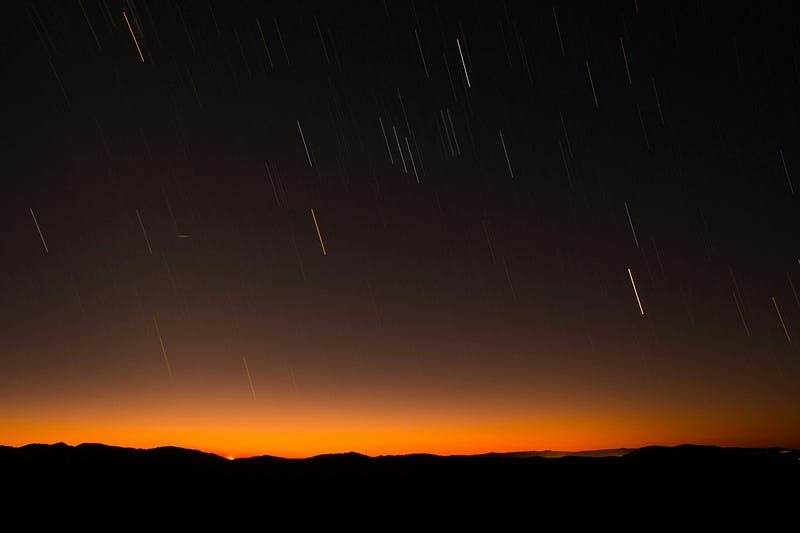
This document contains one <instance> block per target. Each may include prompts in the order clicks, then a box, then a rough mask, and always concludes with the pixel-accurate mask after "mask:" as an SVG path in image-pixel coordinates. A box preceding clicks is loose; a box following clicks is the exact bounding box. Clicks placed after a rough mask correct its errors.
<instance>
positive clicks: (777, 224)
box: [0, 0, 800, 457]
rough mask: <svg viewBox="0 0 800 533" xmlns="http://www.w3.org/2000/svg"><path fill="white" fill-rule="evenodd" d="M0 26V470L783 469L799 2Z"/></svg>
mask: <svg viewBox="0 0 800 533" xmlns="http://www.w3.org/2000/svg"><path fill="white" fill-rule="evenodd" d="M2 24H3V30H2V32H0V54H2V57H1V58H0V59H1V60H0V68H1V69H2V79H3V83H2V84H1V85H0V91H2V99H1V100H2V103H3V115H2V116H3V128H2V129H3V132H4V135H3V139H2V143H0V145H1V146H2V150H3V154H2V156H3V157H2V160H3V163H4V164H3V166H2V168H3V172H2V176H3V182H2V183H3V191H2V194H0V202H2V204H1V205H0V217H1V218H0V294H2V299H0V420H1V421H2V422H0V443H2V444H9V445H21V444H27V443H29V442H58V441H64V442H68V443H70V444H78V443H81V442H104V443H107V444H118V445H124V446H135V447H149V446H155V445H180V446H186V447H191V448H197V449H203V450H208V451H214V452H217V453H221V454H226V455H256V454H273V455H283V456H297V457H300V456H307V455H312V454H315V453H326V452H339V451H348V450H354V451H360V452H362V453H367V454H382V453H409V452H431V453H443V454H445V453H477V452H487V451H512V450H533V449H561V450H573V451H574V450H583V449H596V448H603V447H607V448H611V447H635V446H643V445H647V444H664V445H669V444H680V443H686V442H691V443H698V444H717V445H731V446H792V447H800V387H798V378H799V377H800V363H798V357H800V352H799V351H798V348H797V346H798V343H799V342H800V298H799V296H800V295H799V291H800V250H798V244H799V243H800V239H798V229H799V228H800V223H799V220H798V218H799V217H798V206H799V205H800V204H798V195H797V193H798V192H799V191H798V188H800V178H798V175H800V145H798V116H799V114H798V102H799V100H798V98H797V95H798V89H800V87H799V85H800V70H798V67H800V64H799V57H800V56H798V52H800V35H798V28H797V24H796V22H795V17H793V13H792V12H791V11H789V10H788V3H771V2H768V3H754V2H751V3H739V2H733V3H731V2H689V1H686V2H649V1H640V2H636V1H634V0H631V1H625V2H611V1H604V2H557V3H551V2H547V3H542V2H530V1H505V2H503V1H471V2H467V1H464V2H456V1H452V2H444V1H431V2H422V1H405V2H399V1H389V0H386V1H384V0H375V1H369V2H367V1H352V2H350V1H341V2H308V1H298V2H218V1H208V2H206V1H198V2H175V1H164V2H161V1H158V2H157V1H153V0H150V1H148V2H145V1H144V0H138V1H135V2H134V1H126V2H116V1H107V0H100V1H98V0H80V1H75V2H66V1H62V2H55V1H54V2H19V3H16V4H14V5H11V6H10V7H9V8H8V10H7V11H5V14H4V17H3V23H2ZM140 54H141V55H140ZM312 210H313V212H312ZM317 228H318V229H317ZM632 282H634V283H635V287H634V284H633V283H632ZM640 304H641V308H640Z"/></svg>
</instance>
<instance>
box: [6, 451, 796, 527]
mask: <svg viewBox="0 0 800 533" xmlns="http://www.w3.org/2000/svg"><path fill="white" fill-rule="evenodd" d="M612 452H614V453H612ZM548 454H549V455H550V456H548ZM555 455H558V456H557V457H556V456H555ZM0 472H1V473H2V479H3V486H4V487H6V489H7V490H6V494H7V495H6V496H5V497H4V500H3V501H4V504H5V505H4V506H5V508H6V510H9V511H12V514H13V511H15V510H16V511H20V510H21V509H23V508H26V507H24V506H26V505H30V504H34V505H36V507H37V508H38V509H42V510H44V509H51V510H52V509H54V508H58V507H61V508H65V509H70V510H71V511H70V512H69V513H67V514H66V515H64V516H65V517H66V516H72V517H74V515H75V513H76V512H78V511H80V510H81V509H83V510H84V511H85V512H86V513H88V514H87V515H86V517H88V516H96V515H93V514H92V513H95V512H98V513H105V512H108V513H112V514H113V515H114V516H117V517H120V516H122V517H128V518H126V520H127V519H130V520H140V519H142V520H143V519H144V517H146V516H150V517H152V518H153V520H161V519H165V518H164V517H171V519H172V520H174V521H175V522H174V523H175V524H179V523H183V524H184V525H188V524H189V523H193V524H197V523H201V524H202V523H205V522H204V521H205V520H212V518H213V519H215V520H220V519H225V520H230V521H235V522H239V523H246V522H249V520H248V519H255V518H256V516H255V515H253V513H256V515H257V516H258V517H260V518H259V519H264V520H267V522H269V520H270V518H269V517H273V518H274V517H276V516H283V515H285V514H286V513H290V514H291V516H292V517H293V518H292V519H293V520H298V525H299V524H303V523H305V524H307V525H310V524H311V523H317V524H318V523H319V520H322V521H323V522H325V520H327V522H325V523H327V524H329V525H330V524H333V523H336V522H339V523H341V522H342V521H344V522H345V523H349V524H351V525H354V524H355V523H356V522H357V521H359V520H361V521H362V522H363V521H365V520H366V518H365V517H366V516H373V515H378V516H382V517H384V519H388V520H390V522H387V523H386V524H390V523H391V524H395V525H399V524H401V523H403V524H406V526H408V527H411V526H412V525H413V524H417V525H418V526H420V529H421V530H427V529H428V528H427V527H421V524H423V523H424V524H429V525H432V523H430V522H425V520H436V523H437V524H439V525H440V526H442V527H444V528H445V529H448V527H447V525H448V524H449V525H450V526H453V527H455V524H456V523H462V524H463V523H466V524H470V523H473V520H489V521H490V522H491V521H494V522H492V523H494V524H495V525H497V526H498V527H499V524H500V523H506V524H516V523H518V521H519V520H523V521H524V520H527V521H528V522H527V523H528V525H532V524H536V523H541V521H542V520H545V519H546V518H547V517H549V518H547V519H548V520H553V519H557V520H559V521H560V523H561V525H562V526H563V527H564V528H566V529H567V530H569V529H571V528H570V527H569V525H570V524H572V525H576V524H578V523H581V522H583V523H585V522H586V521H589V522H592V521H594V523H595V525H596V524H597V523H599V522H605V523H607V524H608V523H609V521H611V522H613V523H614V524H616V525H617V526H621V525H622V524H623V523H628V524H629V525H630V526H631V527H632V528H633V529H636V527H635V526H636V524H639V526H641V529H638V530H640V531H647V530H650V529H651V528H650V527H649V526H648V524H650V525H652V526H653V528H655V529H658V528H657V527H655V525H654V524H656V523H657V524H661V525H664V524H666V523H668V522H670V521H676V520H677V517H678V516H681V517H683V516H686V517H688V516H694V518H693V520H698V519H704V520H705V522H704V523H705V524H706V525H709V524H710V525H715V526H720V524H722V521H724V520H725V519H731V520H733V519H734V518H735V522H736V523H738V524H739V525H741V524H742V523H744V522H741V521H742V520H745V518H746V517H748V516H750V517H751V518H753V517H758V519H759V520H760V521H761V522H759V523H760V524H761V526H762V529H761V530H762V531H764V530H769V529H770V528H769V527H767V526H768V524H769V523H770V521H776V523H777V521H778V519H779V518H780V517H782V516H784V515H785V516H790V512H789V511H790V510H795V509H797V507H798V502H800V499H799V497H800V490H799V487H800V451H799V450H793V449H778V448H765V449H745V448H719V447H714V446H696V445H682V446H675V447H662V446H648V447H645V448H640V449H634V450H603V451H597V452H591V451H587V452H579V453H565V452H515V453H508V454H505V453H497V454H483V455H473V456H438V455H431V454H411V455H393V456H378V457H369V456H366V455H362V454H358V453H353V452H351V453H343V454H326V455H318V456H315V457H310V458H307V459H285V458H281V457H274V456H257V457H250V458H246V459H236V460H228V459H225V458H223V457H220V456H217V455H214V454H209V453H204V452H200V451H197V450H188V449H182V448H176V447H161V448H154V449H134V448H120V447H113V446H106V445H102V444H81V445H78V446H68V445H66V444H63V443H59V444H52V445H45V444H30V445H27V446H22V447H19V448H14V447H8V446H0ZM42 512H44V511H42ZM48 512H49V511H48ZM793 512H794V511H792V514H793ZM264 513H266V514H264ZM270 513H272V514H270ZM637 513H638V514H637ZM79 514H80V513H79ZM639 515H643V516H645V517H646V518H645V520H648V521H650V522H648V523H639V522H637V521H636V520H638V519H637V518H636V517H637V516H639ZM26 516H28V519H30V518H32V517H33V518H42V517H46V516H48V515H47V513H45V514H44V515H37V514H36V513H34V514H33V515H26ZM54 516H55V515H54ZM157 517H160V518H157ZM226 517H227V518H226ZM348 517H349V518H348ZM426 517H427V518H426ZM698 517H699V518H698ZM51 518H52V517H51ZM181 520H183V522H181ZM348 520H349V522H348ZM420 521H422V522H420ZM598 521H599V522H598ZM652 521H655V522H652ZM209 523H210V522H209ZM209 523H206V525H208V524H209ZM231 523H233V522H231ZM370 523H371V522H370ZM476 523H477V522H474V523H473V525H474V524H476ZM386 524H385V525H386ZM373 525H375V526H376V527H375V530H383V528H382V527H379V525H378V524H377V523H373ZM298 527H299V526H298ZM300 529H303V528H300ZM690 529H694V528H690ZM415 530H416V529H415Z"/></svg>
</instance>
